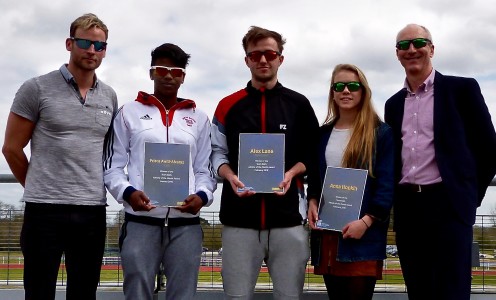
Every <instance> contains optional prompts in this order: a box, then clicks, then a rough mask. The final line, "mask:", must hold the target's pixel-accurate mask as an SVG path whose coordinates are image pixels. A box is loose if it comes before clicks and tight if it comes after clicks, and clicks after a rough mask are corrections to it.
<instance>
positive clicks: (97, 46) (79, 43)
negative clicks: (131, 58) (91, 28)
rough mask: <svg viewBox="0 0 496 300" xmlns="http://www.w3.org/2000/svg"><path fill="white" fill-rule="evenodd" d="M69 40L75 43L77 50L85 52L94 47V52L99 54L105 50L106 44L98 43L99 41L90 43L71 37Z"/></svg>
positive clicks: (89, 41)
mask: <svg viewBox="0 0 496 300" xmlns="http://www.w3.org/2000/svg"><path fill="white" fill-rule="evenodd" d="M71 40H73V41H75V42H76V45H77V46H78V48H81V49H84V50H87V49H89V48H90V47H91V45H93V46H94V47H95V51H96V52H101V51H103V50H105V49H107V43H106V42H100V41H92V40H86V39H78V38H75V37H72V38H71Z"/></svg>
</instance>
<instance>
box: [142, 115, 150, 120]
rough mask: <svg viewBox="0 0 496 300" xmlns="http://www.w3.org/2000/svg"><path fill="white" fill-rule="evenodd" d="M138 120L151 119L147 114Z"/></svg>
mask: <svg viewBox="0 0 496 300" xmlns="http://www.w3.org/2000/svg"><path fill="white" fill-rule="evenodd" d="M140 119H141V120H151V119H152V118H151V117H150V116H149V115H148V114H146V115H144V116H142V117H141V118H140Z"/></svg>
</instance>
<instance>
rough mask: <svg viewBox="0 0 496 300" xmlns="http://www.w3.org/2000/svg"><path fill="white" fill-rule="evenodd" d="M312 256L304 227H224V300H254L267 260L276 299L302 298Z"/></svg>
mask: <svg viewBox="0 0 496 300" xmlns="http://www.w3.org/2000/svg"><path fill="white" fill-rule="evenodd" d="M309 256H310V248H309V245H308V232H307V231H306V230H305V228H304V227H303V226H302V225H300V226H295V227H288V228H273V229H270V230H269V229H267V230H255V229H247V228H238V227H230V226H224V228H223V229H222V279H223V284H224V295H225V296H224V298H225V299H252V298H253V292H254V289H255V285H256V282H257V278H258V275H259V273H260V266H261V265H262V261H263V260H264V259H265V261H266V263H267V267H268V269H269V274H270V277H271V278H272V282H273V295H274V299H285V300H288V299H300V298H301V296H302V293H303V284H304V281H305V269H306V265H307V262H308V258H309Z"/></svg>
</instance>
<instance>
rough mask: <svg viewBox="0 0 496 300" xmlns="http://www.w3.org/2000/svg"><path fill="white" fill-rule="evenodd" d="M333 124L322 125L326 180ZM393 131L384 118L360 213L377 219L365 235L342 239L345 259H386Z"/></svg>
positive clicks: (321, 162) (321, 151) (321, 159)
mask: <svg viewBox="0 0 496 300" xmlns="http://www.w3.org/2000/svg"><path fill="white" fill-rule="evenodd" d="M333 127H334V126H333V124H329V125H324V126H322V127H321V128H320V146H319V169H320V175H321V178H322V182H323V181H324V175H325V170H326V169H327V164H326V160H325V150H326V147H327V143H328V141H329V137H330V136H331V132H332V129H333ZM331 147H332V145H331ZM393 161H394V155H393V132H392V130H391V128H390V127H389V126H388V125H387V124H385V123H383V122H380V125H379V126H378V127H377V129H376V143H375V151H374V158H373V161H372V173H373V175H374V177H371V176H370V174H369V176H368V177H367V182H366V184H365V191H364V195H363V202H362V208H361V212H360V217H363V216H364V215H366V214H369V215H371V216H374V217H375V218H376V220H375V221H374V223H373V224H372V226H370V228H369V229H367V231H366V232H365V234H364V235H363V236H362V238H361V239H359V240H356V239H343V238H342V236H341V237H340V239H339V246H338V254H337V260H338V261H341V262H352V261H363V260H383V259H385V258H386V242H387V230H388V226H389V214H390V211H391V207H392V205H393V190H394V167H393Z"/></svg>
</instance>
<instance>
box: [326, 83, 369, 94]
mask: <svg viewBox="0 0 496 300" xmlns="http://www.w3.org/2000/svg"><path fill="white" fill-rule="evenodd" d="M345 87H348V91H350V92H356V91H358V90H359V89H360V88H361V87H362V84H361V83H360V82H358V81H350V82H334V83H333V84H332V90H333V91H335V92H342V91H344V88H345Z"/></svg>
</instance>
